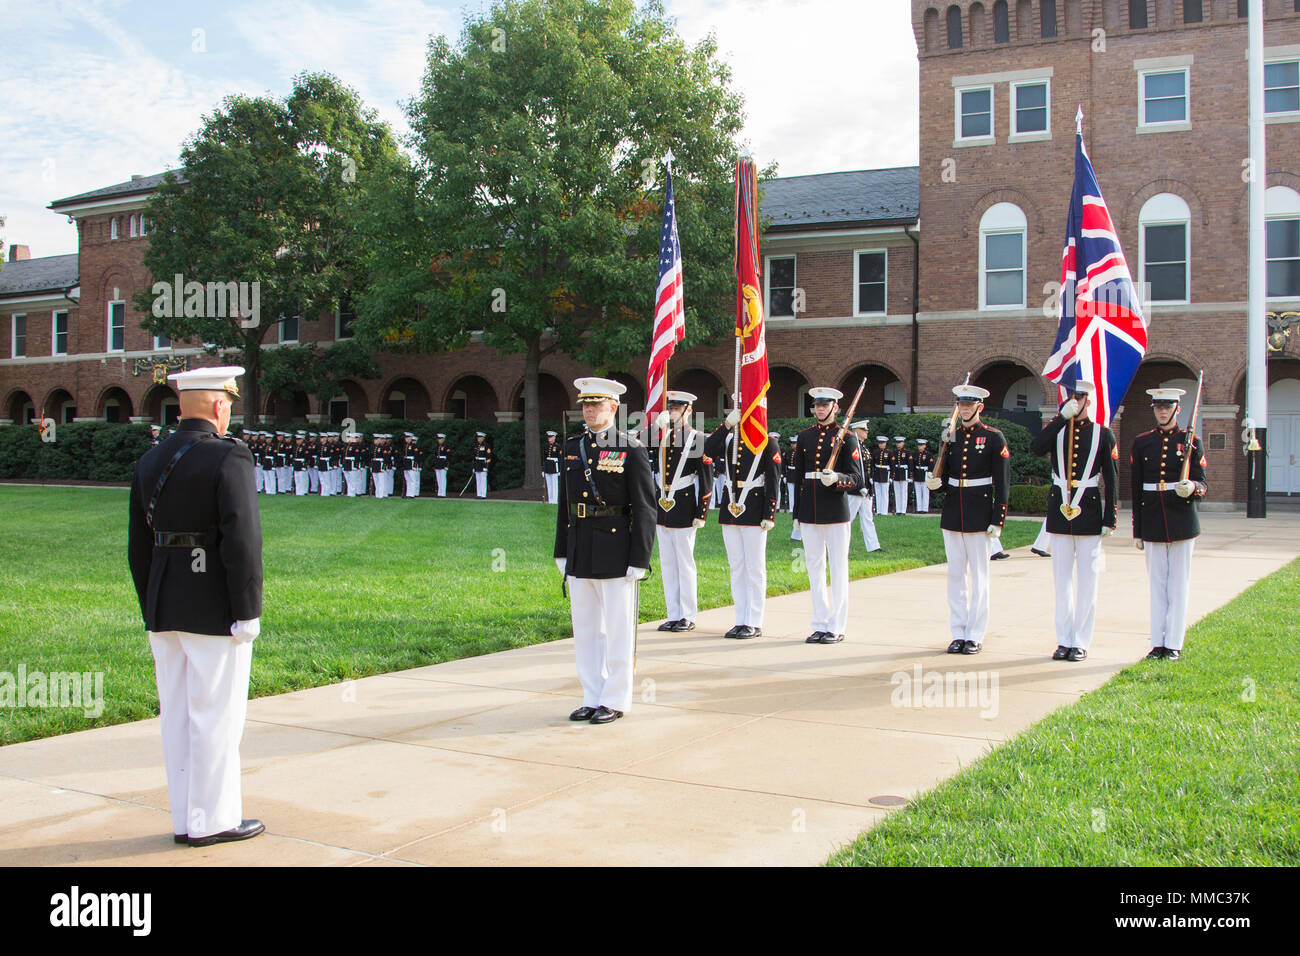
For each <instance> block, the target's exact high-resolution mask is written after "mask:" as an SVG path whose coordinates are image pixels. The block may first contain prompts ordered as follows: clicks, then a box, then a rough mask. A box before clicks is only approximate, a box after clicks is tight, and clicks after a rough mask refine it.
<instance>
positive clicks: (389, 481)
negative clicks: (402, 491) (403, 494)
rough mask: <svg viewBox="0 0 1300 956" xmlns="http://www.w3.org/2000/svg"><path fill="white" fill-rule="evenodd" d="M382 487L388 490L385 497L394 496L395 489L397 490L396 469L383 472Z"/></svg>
mask: <svg viewBox="0 0 1300 956" xmlns="http://www.w3.org/2000/svg"><path fill="white" fill-rule="evenodd" d="M384 487H385V488H387V489H388V494H387V496H386V497H389V498H391V497H393V495H394V494H396V488H397V469H396V468H389V469H388V470H387V471H385V472H384Z"/></svg>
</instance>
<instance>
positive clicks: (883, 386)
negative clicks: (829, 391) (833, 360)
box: [835, 362, 910, 418]
mask: <svg viewBox="0 0 1300 956" xmlns="http://www.w3.org/2000/svg"><path fill="white" fill-rule="evenodd" d="M864 378H865V379H866V380H867V387H866V389H865V390H864V391H863V392H862V399H861V400H860V401H859V402H858V407H857V408H856V409H855V410H854V412H853V417H854V418H869V417H871V416H873V415H898V414H901V413H903V412H906V411H907V410H908V408H909V407H910V406H909V405H908V404H907V390H906V389H905V388H904V387H903V383H902V382H901V381H899V378H898V376H897V375H895V374H894V373H893V372H891V371H890V370H889V369H887V368H885V366H883V365H875V364H873V363H870V362H868V363H864V364H862V365H858V366H855V367H853V368H851V369H849V371H848V372H847V373H846V374H845V375H844V378H843V379H842V380H841V381H840V383H839V384H838V385H836V386H835V387H836V388H838V389H839V390H840V391H841V392H843V393H844V398H842V399H841V400H840V410H841V411H842V412H844V413H845V414H847V413H848V410H849V405H850V404H851V403H852V402H853V396H854V395H856V394H857V392H858V388H859V387H860V386H861V385H862V380H863V379H864Z"/></svg>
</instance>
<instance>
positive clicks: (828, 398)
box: [808, 385, 844, 402]
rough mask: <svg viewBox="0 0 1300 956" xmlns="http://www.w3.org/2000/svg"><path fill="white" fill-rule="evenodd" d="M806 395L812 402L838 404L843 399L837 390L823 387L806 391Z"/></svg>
mask: <svg viewBox="0 0 1300 956" xmlns="http://www.w3.org/2000/svg"><path fill="white" fill-rule="evenodd" d="M808 395H809V396H810V397H811V398H812V400H813V401H814V402H838V401H839V400H840V399H841V398H843V397H844V393H843V392H841V391H840V390H839V389H838V388H827V387H826V386H824V385H819V386H817V387H816V388H810V389H808Z"/></svg>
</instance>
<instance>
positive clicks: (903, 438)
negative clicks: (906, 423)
mask: <svg viewBox="0 0 1300 956" xmlns="http://www.w3.org/2000/svg"><path fill="white" fill-rule="evenodd" d="M894 441H907V436H906V435H895V436H894Z"/></svg>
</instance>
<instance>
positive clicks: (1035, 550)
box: [1029, 548, 1051, 558]
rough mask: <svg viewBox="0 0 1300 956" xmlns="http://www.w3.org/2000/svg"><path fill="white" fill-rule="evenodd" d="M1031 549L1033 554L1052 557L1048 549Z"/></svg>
mask: <svg viewBox="0 0 1300 956" xmlns="http://www.w3.org/2000/svg"><path fill="white" fill-rule="evenodd" d="M1029 551H1030V553H1031V554H1036V555H1038V556H1039V557H1040V558H1050V557H1051V555H1050V554H1049V553H1048V552H1046V551H1040V550H1038V548H1030V549H1029Z"/></svg>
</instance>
